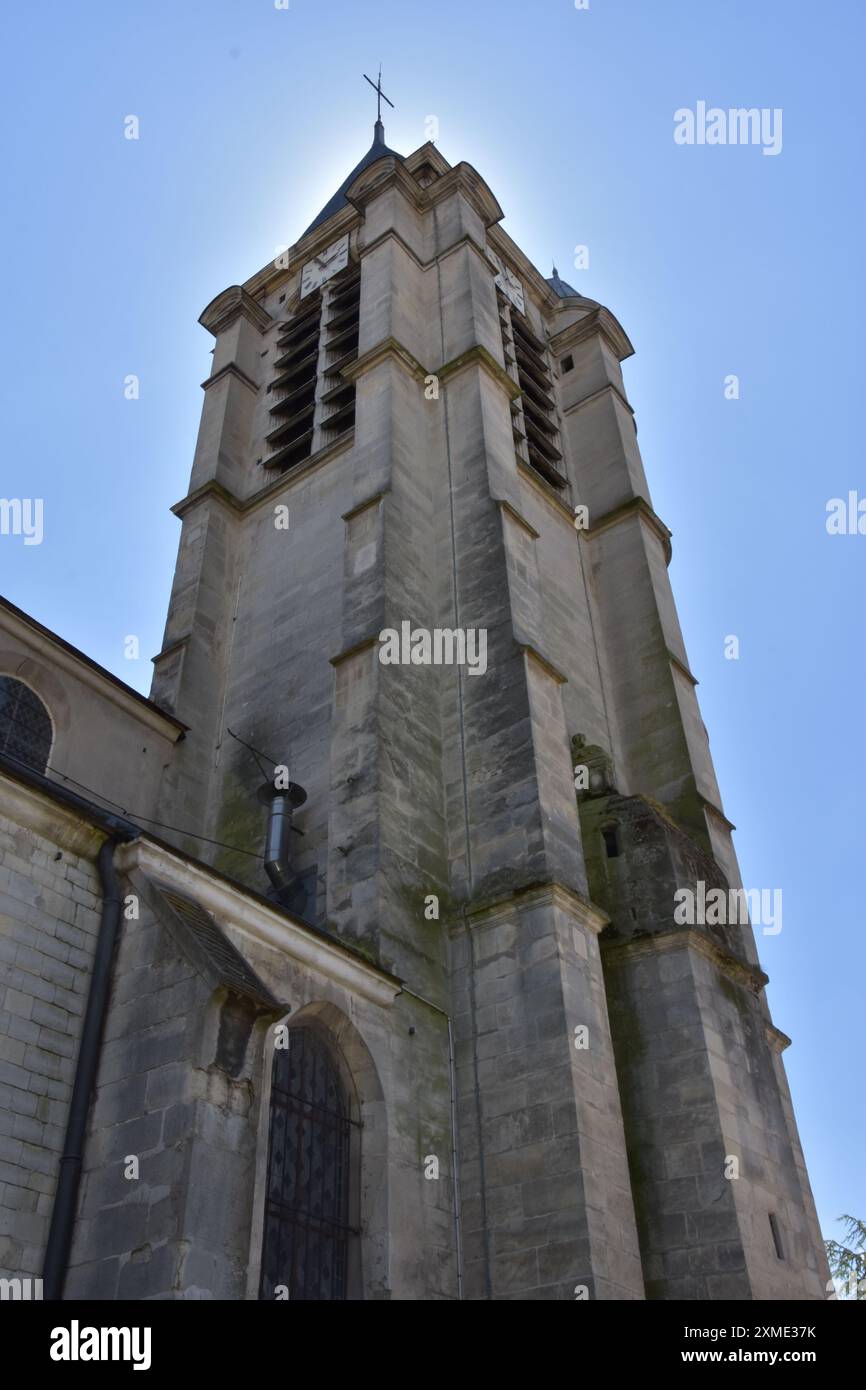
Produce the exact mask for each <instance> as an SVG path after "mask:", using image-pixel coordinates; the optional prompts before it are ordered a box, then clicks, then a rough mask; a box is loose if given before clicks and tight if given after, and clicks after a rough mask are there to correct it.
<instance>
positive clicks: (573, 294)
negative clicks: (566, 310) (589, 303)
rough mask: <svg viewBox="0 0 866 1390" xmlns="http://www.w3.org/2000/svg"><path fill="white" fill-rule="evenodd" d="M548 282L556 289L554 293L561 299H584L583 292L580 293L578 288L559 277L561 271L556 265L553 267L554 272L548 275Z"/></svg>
mask: <svg viewBox="0 0 866 1390" xmlns="http://www.w3.org/2000/svg"><path fill="white" fill-rule="evenodd" d="M547 283H548V285H549V286H550V288H551V289H552V290H553V291H554V293H555V294H558V295H559V297H560V299H568V298H574V299H583V295H582V294H580V293H579V292H578V291H577V290H576V289H574V288H573V287H572V286H571V285H569V284H568V283H567V282H566V281H565V280H561V279H560V278H559V271H558V270H557V268H556V266H554V267H553V274H552V275H548V277H547Z"/></svg>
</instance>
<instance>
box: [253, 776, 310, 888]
mask: <svg viewBox="0 0 866 1390" xmlns="http://www.w3.org/2000/svg"><path fill="white" fill-rule="evenodd" d="M258 798H259V801H261V802H262V804H263V805H265V806H267V808H268V829H267V836H266V839H265V854H264V863H265V872H266V873H267V876H268V878H269V879H270V880H271V883H272V884H273V885H274V888H275V889H276V890H277V892H278V893H279V891H280V890H281V889H284V888H288V887H289V886H290V884H291V883H292V881H293V877H294V875H293V873H292V868H291V864H290V857H289V837H290V835H291V832H292V830H293V829H294V826H293V825H292V814H293V812H294V811H296V810H297V808H298V807H299V806H303V804H304V802H305V801H306V799H307V793H306V791H305V790H304V788H303V787H300V786H298V784H297V782H289V784H288V786H286V787H276V786H275V785H274V784H273V783H272V782H265V784H264V786H263V787H260V788H259V791H258Z"/></svg>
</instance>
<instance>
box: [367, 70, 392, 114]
mask: <svg viewBox="0 0 866 1390" xmlns="http://www.w3.org/2000/svg"><path fill="white" fill-rule="evenodd" d="M364 80H365V82H369V84H370V86H371V87H372V88H373V91H374V92H375V93H376V120H377V121H378V122H381V120H382V98H383V97H385V100H386V101H387V103H388V105H389V106H390V107H391V110H392V111H393V109H394V103H393V101H392V100H391V98H390V97H386V96H385V93H384V92H383V91H382V64H381V63H380V64H379V80H378V81H377V82H374V81H373V79H372V77H368V76H367V74H366V73H364Z"/></svg>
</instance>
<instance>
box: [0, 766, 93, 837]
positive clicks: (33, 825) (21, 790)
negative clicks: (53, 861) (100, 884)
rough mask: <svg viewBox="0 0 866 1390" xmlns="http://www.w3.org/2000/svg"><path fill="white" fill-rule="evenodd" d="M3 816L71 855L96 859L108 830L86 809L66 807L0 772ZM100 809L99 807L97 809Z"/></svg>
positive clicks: (43, 793)
mask: <svg viewBox="0 0 866 1390" xmlns="http://www.w3.org/2000/svg"><path fill="white" fill-rule="evenodd" d="M0 788H2V812H3V815H4V816H5V817H6V818H7V819H8V820H10V821H13V822H14V823H15V824H16V825H21V826H26V827H27V829H28V830H31V831H33V832H34V833H35V834H36V835H41V836H43V837H44V838H45V839H46V840H51V841H52V842H53V843H54V844H56V845H59V846H60V847H61V848H62V849H64V850H66V851H67V853H70V854H79V855H81V857H82V858H83V859H95V858H96V856H97V854H98V853H99V850H100V848H101V846H102V844H103V842H104V840H105V838H106V834H107V833H109V832H108V831H107V830H106V829H104V828H102V827H101V826H99V825H98V824H97V823H96V819H95V817H94V819H93V820H90V819H87V818H86V813H85V812H84V811H83V810H78V809H77V808H75V807H72V806H66V805H64V804H63V803H62V802H60V801H57V800H55V799H54V798H53V797H52V796H50V795H49V794H48V793H47V792H45V791H42V790H41V789H37V788H36V787H31V786H27V785H25V784H24V783H23V782H19V781H18V780H17V779H14V778H13V777H11V776H8V775H7V774H6V771H5V769H4V770H2V771H0ZM95 810H97V811H98V808H95Z"/></svg>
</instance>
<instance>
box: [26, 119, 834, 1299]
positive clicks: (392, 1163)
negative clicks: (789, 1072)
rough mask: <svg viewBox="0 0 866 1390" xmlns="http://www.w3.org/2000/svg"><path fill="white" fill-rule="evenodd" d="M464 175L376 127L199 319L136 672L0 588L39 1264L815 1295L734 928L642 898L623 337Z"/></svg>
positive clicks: (676, 656)
mask: <svg viewBox="0 0 866 1390" xmlns="http://www.w3.org/2000/svg"><path fill="white" fill-rule="evenodd" d="M502 216H503V213H502V209H501V208H500V206H499V204H498V203H497V201H496V198H495V196H494V194H493V192H492V191H491V190H490V188H489V187H488V186H487V185H486V183H485V182H484V180H483V179H482V178H481V177H480V175H479V174H478V173H477V172H476V171H475V170H474V169H473V168H472V167H471V166H470V165H468V164H466V163H460V164H457V165H456V166H453V167H452V166H451V165H449V164H448V162H447V161H446V160H445V159H444V158H443V157H442V155H441V154H440V153H439V152H438V150H437V149H436V148H435V147H434V146H433V145H432V144H426V145H423V146H422V147H421V148H420V149H418V150H416V151H415V152H414V153H413V154H411V155H409V156H407V157H405V158H404V157H402V156H400V155H398V154H396V153H395V152H394V151H392V150H390V149H389V148H388V147H387V145H386V144H385V140H384V132H383V129H382V126H381V123H380V122H378V121H377V123H376V128H375V135H374V141H373V145H372V146H371V148H370V150H369V151H368V153H367V155H366V156H365V157H364V159H362V160H361V162H360V164H359V165H358V166H356V168H355V169H354V170H353V171H352V173H351V174H350V175H349V177H348V178H347V180H346V181H345V183H344V184H343V186H342V187H341V188H340V189H339V190H338V191H337V193H336V194H335V195H334V197H333V198H332V199H331V201H330V202H329V203H328V205H327V206H326V207H325V208H324V209H323V210H322V212H321V213H320V215H319V216H318V217H317V218H316V219H315V221H314V222H313V223H312V224H311V226H310V227H308V228H307V230H306V231H305V233H304V234H303V236H301V238H300V239H299V240H298V241H297V243H296V244H295V245H294V246H292V247H290V248H289V250H288V251H287V252H286V254H285V255H283V256H280V257H278V258H277V259H276V260H275V261H274V262H273V263H270V264H269V265H267V266H266V267H265V268H264V269H263V270H261V271H260V272H259V273H258V274H256V275H254V276H252V278H251V279H249V280H247V281H246V282H245V283H244V284H243V285H236V286H233V287H232V288H230V289H228V290H226V291H224V292H223V293H222V294H220V295H218V296H217V298H216V299H214V300H213V302H212V303H211V304H210V305H209V306H208V308H207V309H206V310H205V311H204V313H203V315H202V318H201V322H202V324H203V325H204V326H205V328H207V329H208V330H209V332H210V333H211V334H212V335H213V337H214V339H215V347H214V355H213V367H212V371H211V374H210V376H209V377H208V379H207V380H206V381H205V382H204V383H203V386H204V406H203V412H202V420H201V427H200V431H199V437H198V443H197V447H196V451H195V458H194V461H193V466H192V475H191V479H190V485H189V490H188V493H187V495H186V497H185V498H184V499H183V500H182V501H181V502H179V503H178V504H177V505H176V507H175V508H174V511H175V513H176V514H177V516H178V517H179V519H180V522H181V538H180V546H179V554H178V560H177V566H176V571H175V578H174V586H173V590H172V596H171V602H170V607H169V612H168V619H167V623H166V630H165V638H164V642H163V647H162V650H161V652H160V653H159V655H158V656H157V657H156V658H155V676H154V682H153V688H152V692H151V698H150V699H145V698H144V697H142V696H140V695H138V694H137V693H136V692H135V691H133V690H131V689H130V688H128V687H126V686H125V685H124V684H123V683H122V682H120V681H118V680H117V679H115V678H114V677H112V676H111V675H109V673H107V672H106V671H104V670H102V669H101V668H99V667H97V666H96V665H95V664H94V663H93V662H91V661H89V660H88V659H87V657H86V656H84V655H83V654H82V653H81V652H78V651H76V650H75V649H73V648H71V647H69V646H68V644H66V643H64V642H63V641H62V639H60V638H59V637H57V636H56V635H55V634H53V633H50V632H48V631H47V630H46V629H44V628H43V627H41V626H40V625H39V624H38V623H37V622H36V621H35V620H34V619H32V618H30V617H28V616H27V615H26V614H24V613H22V612H20V611H19V610H17V609H15V608H13V607H12V606H11V605H8V604H5V605H3V606H2V608H0V628H2V633H0V855H2V863H0V947H2V951H3V956H2V959H3V963H4V976H5V979H6V981H7V984H6V988H5V994H4V995H3V996H2V1000H3V1006H2V1019H3V1022H2V1025H0V1028H2V1035H0V1041H2V1044H3V1051H2V1057H3V1061H2V1068H0V1098H2V1111H3V1115H2V1120H0V1135H2V1138H0V1145H2V1148H0V1158H2V1166H0V1173H2V1183H3V1197H2V1200H3V1203H4V1205H3V1206H2V1207H0V1212H2V1219H0V1267H2V1273H3V1275H4V1276H6V1277H8V1278H10V1279H14V1278H27V1277H33V1278H36V1277H44V1281H45V1296H46V1297H55V1298H56V1297H66V1298H83V1299H109V1300H110V1299H124V1298H132V1299H149V1298H163V1299H164V1298H202V1299H230V1300H237V1299H257V1298H263V1299H289V1300H292V1299H301V1300H338V1299H410V1300H411V1299H422V1300H426V1299H459V1298H467V1299H482V1300H484V1299H486V1300H490V1299H492V1300H503V1299H505V1300H511V1299H516V1300H521V1299H542V1300H545V1299H555V1300H559V1299H569V1300H571V1299H575V1298H577V1299H584V1298H585V1299H604V1300H612V1299H629V1300H633V1299H634V1300H643V1299H669V1300H673V1299H688V1300H710V1299H744V1300H748V1299H791V1300H796V1299H820V1298H823V1297H826V1293H827V1281H828V1279H829V1273H828V1270H827V1267H826V1261H825V1257H824V1252H823V1245H822V1241H821V1236H820V1231H819V1228H818V1222H817V1218H816V1214H815V1209H814V1203H813V1200H812V1195H811V1191H810V1187H809V1181H808V1176H807V1174H806V1170H805V1166H804V1162H803V1157H802V1153H801V1149H800V1144H799V1140H798V1136H797V1128H796V1123H795V1119H794V1115H793V1111H792V1107H791V1101H790V1096H789V1092H788V1087H787V1082H786V1079H785V1071H784V1066H783V1061H782V1051H783V1049H784V1047H785V1046H786V1045H787V1042H788V1039H787V1038H786V1037H785V1035H784V1034H783V1033H781V1032H780V1031H779V1029H778V1028H776V1027H775V1025H774V1024H773V1022H772V1020H771V1018H770V1014H769V1010H768V1007H767V1003H766V999H765V995H764V987H765V985H766V982H767V981H766V976H765V975H764V974H763V972H762V970H761V967H760V963H759V960H758V953H757V950H756V946H755V940H754V936H753V932H752V928H751V927H750V925H749V923H748V920H742V918H741V917H740V916H738V915H737V914H733V920H730V915H729V917H728V919H727V920H711V921H709V923H705V922H683V921H680V920H678V919H679V915H680V914H678V913H677V912H676V906H675V905H676V903H677V902H678V901H679V900H680V898H681V895H682V894H683V893H684V892H687V891H694V892H695V893H698V894H699V893H701V892H703V893H704V895H705V897H706V896H708V895H709V894H711V893H713V892H715V893H716V894H717V896H718V898H719V899H721V898H724V899H725V901H726V902H727V901H728V900H729V899H730V898H731V897H732V896H733V898H734V899H735V900H736V901H739V898H738V897H737V893H736V890H739V889H740V888H741V882H740V877H739V872H738V868H737V863H736V858H735V854H734V850H733V846H732V841H731V831H732V829H733V827H732V826H731V824H730V822H729V821H728V819H727V818H726V816H725V814H724V812H723V809H722V804H721V797H720V793H719V789H718V786H717V783H716V778H715V775H714V772H713V767H712V762H711V758H710V752H709V746H708V740H707V734H706V730H705V728H704V725H703V723H702V720H701V717H700V712H699V708H698V704H697V700H696V696H695V684H696V682H695V679H694V676H693V675H692V673H691V671H690V669H689V665H688V659H687V655H686V651H685V648H684V645H683V640H682V636H681V633H680V629H679V625H678V621H677V616H676V611H675V607H674V602H673V598H672V594H671V588H670V584H669V580H668V572H667V567H668V564H669V561H670V557H671V542H670V533H669V531H668V530H667V528H666V527H665V525H664V523H663V521H662V520H661V519H660V518H659V517H658V516H657V515H656V513H655V511H654V509H653V506H652V502H651V499H650V494H649V490H648V487H647V482H646V478H645V475H644V470H643V466H642V462H641V457H640V453H639V450H638V445H637V438H636V428H635V423H634V418H633V414H632V411H631V408H630V406H629V404H628V400H627V398H626V394H625V389H624V385H623V378H622V372H621V365H620V364H621V362H622V361H623V360H624V359H625V358H627V357H628V356H629V355H630V354H631V352H632V348H631V345H630V343H629V340H628V338H627V337H626V334H625V332H624V331H623V329H622V327H621V326H620V324H619V323H618V322H617V320H616V319H615V318H614V316H613V315H612V314H611V313H610V312H609V310H607V309H606V308H605V307H604V306H603V305H601V304H598V303H596V302H595V301H593V300H590V299H587V298H585V297H584V296H583V295H581V294H579V293H578V292H577V291H575V290H574V289H573V288H572V287H571V286H570V285H568V284H567V283H565V282H564V281H563V280H562V279H561V278H560V277H559V275H558V274H557V273H556V272H554V274H553V275H552V276H551V277H549V278H545V277H544V276H543V275H542V274H540V272H539V271H538V270H537V269H536V268H535V266H533V265H532V264H531V263H530V261H529V260H528V259H527V257H526V256H525V255H524V254H523V252H522V251H521V250H520V248H519V247H518V246H517V245H516V244H515V243H514V242H513V241H512V240H511V238H510V237H509V236H508V235H507V234H506V233H505V231H504V230H503V229H502V227H501V226H500V223H501V220H502ZM730 890H735V891H734V893H733V895H731V893H730ZM706 915H707V917H708V918H709V914H706ZM718 916H719V914H716V917H718ZM724 916H725V914H722V917H724Z"/></svg>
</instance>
